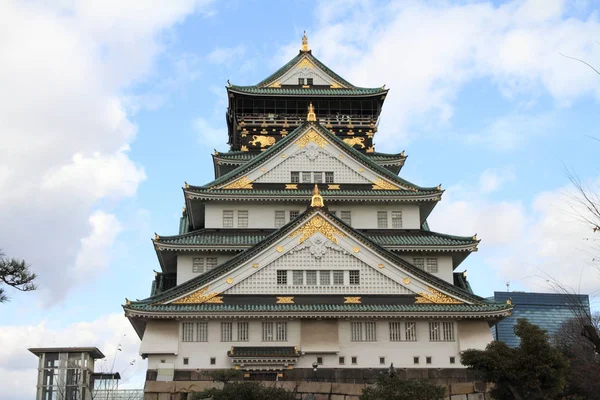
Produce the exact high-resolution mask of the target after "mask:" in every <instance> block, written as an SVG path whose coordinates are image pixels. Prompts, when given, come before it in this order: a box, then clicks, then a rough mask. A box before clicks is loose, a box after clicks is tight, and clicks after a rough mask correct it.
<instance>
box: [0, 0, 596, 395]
mask: <svg viewBox="0 0 600 400" xmlns="http://www.w3.org/2000/svg"><path fill="white" fill-rule="evenodd" d="M599 6H600V2H598V1H597V0H590V1H584V0H580V1H569V2H566V1H560V0H538V1H536V0H531V1H509V2H478V1H464V2H450V1H435V2H411V1H402V2H384V1H373V2H370V1H360V0H353V1H344V2H342V1H323V2H318V1H317V2H315V1H308V0H298V1H288V2H280V1H258V0H255V1H230V2H227V3H225V2H211V1H208V0H206V1H196V2H195V1H192V0H189V1H171V2H164V3H161V4H153V5H152V7H149V5H148V4H147V2H144V1H138V2H136V1H131V2H127V3H126V5H124V4H123V3H122V2H118V1H114V2H113V1H103V2H78V1H61V2H56V3H53V4H47V3H43V2H38V1H31V2H27V3H22V2H3V3H2V5H0V19H1V20H2V22H3V23H2V24H0V26H1V27H0V44H2V47H3V49H4V51H3V53H4V54H3V56H2V57H3V62H2V63H0V84H1V85H2V87H3V88H4V90H3V92H4V95H3V96H0V105H1V106H0V128H1V129H0V132H2V133H0V135H2V141H3V146H2V148H0V193H2V195H1V196H0V226H2V229H1V230H0V248H2V249H3V250H4V252H5V253H7V254H8V255H10V256H14V257H19V258H24V259H26V260H28V261H29V262H30V263H31V264H32V267H33V269H34V270H35V271H36V273H38V275H39V280H38V283H39V286H40V288H39V290H38V291H37V292H34V293H25V294H23V293H18V292H10V293H9V294H10V295H11V296H12V300H11V302H9V303H6V304H3V305H2V306H0V315H1V316H2V318H1V320H0V342H1V343H5V344H6V345H5V346H3V349H1V350H0V370H1V371H2V374H0V386H2V387H4V388H8V389H7V390H8V391H6V390H3V393H0V398H7V399H8V398H10V399H20V398H30V397H31V396H32V394H31V393H32V392H31V391H30V392H23V391H22V390H21V388H22V387H28V388H31V389H32V390H33V386H34V382H35V372H34V368H35V365H36V361H35V357H34V356H33V355H31V354H29V353H27V352H26V350H25V349H26V348H27V347H31V346H53V345H75V344H78V345H79V344H81V345H97V346H98V347H100V348H101V349H102V350H104V351H105V353H106V354H107V355H108V356H109V358H113V357H114V354H118V359H117V368H118V369H120V370H123V369H124V368H126V367H127V366H128V365H129V362H130V361H131V360H133V359H136V360H137V361H136V363H135V364H134V365H133V366H130V367H128V370H127V373H125V374H124V375H126V376H130V377H131V378H130V380H129V383H130V384H131V385H136V384H139V382H140V381H141V380H143V370H144V363H143V361H142V360H140V359H139V357H137V351H138V346H139V341H138V339H137V337H136V336H135V334H134V332H133V330H132V329H131V328H130V327H129V325H128V322H127V321H126V320H125V318H123V316H122V311H121V308H120V305H121V304H122V303H123V302H124V300H125V297H128V298H131V299H135V298H144V297H146V296H147V295H148V294H149V290H150V282H151V280H152V278H153V272H152V271H153V269H159V266H158V263H157V260H156V255H155V253H154V251H153V248H152V245H151V240H150V239H151V237H152V236H153V234H154V232H157V233H159V234H161V235H169V234H175V233H176V232H177V227H178V220H179V217H180V215H181V207H182V206H183V196H182V191H181V187H182V185H183V182H184V181H187V182H189V183H192V184H203V183H205V182H207V181H209V180H211V179H212V178H213V175H212V174H213V167H212V162H211V157H210V154H211V153H212V151H213V149H214V148H216V149H218V150H219V151H226V150H227V146H226V144H225V142H226V125H225V110H226V105H227V102H226V100H227V99H226V96H225V88H224V87H225V85H226V81H227V79H230V80H231V82H232V83H235V84H253V83H256V82H258V81H260V80H261V79H263V78H264V77H265V76H267V75H269V74H270V73H272V72H273V71H274V70H276V69H277V68H278V67H279V66H281V65H282V64H283V63H285V62H286V61H288V60H289V59H290V58H292V57H293V56H294V55H295V54H297V51H298V49H299V47H300V38H301V36H302V32H303V30H306V31H307V34H308V38H309V44H310V47H311V48H312V50H313V54H314V55H315V56H317V57H318V58H319V59H320V60H321V61H323V62H324V63H325V64H327V65H328V66H329V67H330V68H332V69H333V70H335V71H336V72H338V73H339V74H340V75H342V76H344V77H345V78H346V79H347V80H349V81H350V82H352V83H354V84H355V85H358V86H381V85H383V84H386V87H389V88H390V89H391V90H390V94H389V96H388V98H387V99H386V103H385V106H384V111H383V114H382V118H381V124H380V129H379V132H378V133H377V135H376V137H375V138H376V150H377V151H382V152H399V151H402V150H406V153H407V154H408V155H409V158H408V160H407V163H406V166H405V167H404V168H403V170H402V174H401V176H402V177H404V178H406V179H408V180H410V181H413V182H415V183H416V184H420V185H423V186H435V185H437V184H439V183H441V184H442V187H443V188H445V189H447V191H446V193H445V194H444V197H443V200H442V202H441V203H440V204H438V206H437V207H436V209H435V210H434V212H433V214H432V216H431V218H430V226H431V228H432V229H433V230H436V231H440V232H445V233H453V234H459V235H472V234H475V233H478V237H479V238H480V239H482V242H481V244H480V251H479V252H478V253H475V254H472V255H471V256H470V257H469V259H468V260H467V261H465V262H464V263H463V264H462V265H461V266H460V269H467V270H468V276H469V279H470V281H471V282H472V285H473V287H474V289H475V291H476V293H478V294H480V295H483V296H489V295H491V294H492V293H493V291H494V290H505V283H506V282H507V281H510V284H511V289H513V290H538V291H541V290H548V287H547V283H546V280H547V279H550V278H556V279H560V280H561V281H562V282H564V283H565V284H567V285H569V286H571V287H573V288H575V289H576V290H580V291H582V292H586V293H595V292H597V291H598V290H600V274H599V273H598V270H597V262H594V261H592V260H593V255H594V254H598V253H597V252H596V253H594V250H595V249H597V243H598V242H597V241H598V238H597V237H594V235H593V234H592V233H591V231H590V230H589V229H588V227H586V226H584V225H583V224H581V223H579V222H578V221H577V220H576V218H574V216H573V213H574V212H573V210H572V208H571V206H572V203H570V202H569V200H568V192H569V190H570V187H569V181H568V179H567V177H566V173H565V166H566V167H568V168H570V169H572V170H574V171H576V172H577V174H578V175H579V176H580V178H581V179H582V180H583V181H584V182H586V184H590V185H598V183H599V182H600V168H599V166H600V164H599V163H598V162H596V160H597V154H598V149H599V147H600V142H598V141H596V140H594V139H592V138H590V137H589V136H595V137H599V136H600V135H599V134H598V128H597V127H598V126H600V113H598V105H599V99H600V76H598V75H596V74H595V73H594V72H593V71H592V70H591V69H589V68H587V67H586V66H585V65H583V64H581V63H578V62H576V61H572V60H569V59H566V58H564V57H562V56H561V55H560V54H559V53H564V54H568V55H570V56H574V57H579V58H582V59H585V60H586V61H588V62H590V63H591V64H593V65H596V66H597V67H600V44H598V43H597V41H598V40H600V18H599V16H598V9H599ZM596 187H597V186H596ZM576 212H577V210H575V214H576ZM123 335H125V336H123ZM119 344H121V346H122V349H123V351H121V352H117V351H116V350H115V349H116V347H117V346H118V345H119ZM3 396H6V397H3Z"/></svg>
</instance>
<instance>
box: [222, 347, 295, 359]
mask: <svg viewBox="0 0 600 400" xmlns="http://www.w3.org/2000/svg"><path fill="white" fill-rule="evenodd" d="M227 355H228V356H229V357H299V356H300V354H299V353H298V350H297V349H296V348H295V347H293V346H261V347H258V346H256V347H255V346H233V347H232V348H231V350H229V351H228V352H227Z"/></svg>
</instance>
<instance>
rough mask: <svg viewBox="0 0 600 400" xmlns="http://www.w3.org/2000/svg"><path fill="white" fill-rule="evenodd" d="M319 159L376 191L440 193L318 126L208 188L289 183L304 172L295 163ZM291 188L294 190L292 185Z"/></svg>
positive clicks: (293, 136)
mask: <svg viewBox="0 0 600 400" xmlns="http://www.w3.org/2000/svg"><path fill="white" fill-rule="evenodd" d="M320 156H323V157H328V158H329V159H330V161H331V162H332V163H335V165H336V166H337V167H339V168H340V172H341V173H342V176H343V177H344V178H345V179H343V180H342V181H343V183H366V184H368V183H370V184H372V189H373V190H408V191H418V190H433V191H436V190H438V191H439V190H440V189H439V188H421V187H419V186H417V185H414V184H412V183H410V182H408V181H405V180H404V179H402V178H399V177H398V176H396V175H394V174H393V173H391V172H390V171H388V170H386V169H385V168H383V167H381V166H379V165H377V164H376V163H375V162H373V161H372V160H370V159H369V158H368V157H366V156H364V155H363V154H362V153H360V152H359V151H357V150H355V149H353V148H352V147H350V146H349V145H348V144H346V143H344V142H343V141H342V140H341V139H340V138H338V137H336V136H335V135H333V134H332V133H330V132H329V131H328V130H327V129H326V128H324V127H323V126H321V125H319V124H317V123H305V124H303V125H301V126H300V127H298V128H297V129H296V130H295V131H294V132H293V133H291V134H289V135H288V136H287V137H286V138H284V139H282V140H280V141H279V142H277V143H276V144H275V145H274V146H271V147H269V148H268V149H267V150H266V151H265V152H263V153H262V154H261V155H259V156H257V157H256V158H255V159H253V160H251V161H250V162H248V163H247V164H245V165H243V166H240V167H238V168H236V169H235V170H233V171H231V172H230V173H228V174H226V175H224V176H222V177H221V178H219V179H217V180H215V181H213V182H211V183H209V184H207V185H205V186H208V187H210V188H211V189H252V188H253V182H261V183H264V182H280V183H288V182H289V181H290V179H289V176H290V175H289V172H290V171H292V170H296V171H297V170H300V171H302V169H298V168H300V167H299V166H295V165H294V163H295V162H296V163H298V162H299V161H298V160H301V159H304V158H307V157H308V158H316V157H320ZM298 157H300V158H298ZM294 159H296V161H293V160H294ZM322 164H323V163H320V165H322ZM303 165H306V164H303ZM278 168H279V170H278ZM276 174H279V176H278V177H277V176H275V175H276ZM336 180H337V181H340V179H336ZM334 186H335V185H334ZM290 189H293V185H292V187H290Z"/></svg>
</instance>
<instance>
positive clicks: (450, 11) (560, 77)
mask: <svg viewBox="0 0 600 400" xmlns="http://www.w3.org/2000/svg"><path fill="white" fill-rule="evenodd" d="M540 4H543V6H540ZM315 15H316V16H317V18H318V25H317V27H316V30H315V31H314V32H312V31H311V32H308V37H309V44H310V47H311V48H312V49H313V53H314V54H315V55H316V56H317V57H320V58H322V59H323V61H324V62H325V63H326V64H328V65H329V66H331V67H332V68H334V69H336V70H337V72H339V73H340V74H341V75H342V76H344V77H346V78H347V79H348V80H350V82H352V83H354V84H356V85H359V86H374V87H377V86H381V85H382V84H386V85H387V87H389V88H391V90H390V93H389V96H388V97H387V99H386V105H385V107H384V111H383V117H382V122H381V126H380V129H379V132H378V141H377V144H378V145H385V146H386V148H387V149H390V150H391V149H393V148H395V147H396V146H397V145H398V143H404V144H405V143H406V139H407V138H408V139H410V137H409V135H408V133H407V132H408V131H409V130H410V125H411V124H414V123H419V124H422V123H423V121H427V122H428V123H431V122H433V123H436V122H437V123H438V124H439V123H444V122H447V121H448V120H449V119H450V118H451V117H452V115H453V108H454V100H455V98H456V96H457V95H458V93H459V91H460V90H461V89H462V88H463V87H464V86H465V84H466V83H467V82H471V81H473V80H475V79H478V78H482V77H486V78H490V79H492V81H493V82H495V83H496V85H497V86H498V88H499V89H500V90H501V91H502V93H504V94H505V95H506V96H508V97H514V98H517V97H518V98H519V99H522V98H524V97H525V98H530V97H533V98H536V97H537V96H539V94H540V93H548V94H550V95H551V96H552V97H553V98H554V99H555V100H556V102H557V103H558V104H560V105H566V104H569V103H570V102H572V101H573V100H575V99H577V98H579V97H582V96H586V95H594V96H596V97H600V81H599V80H598V79H597V76H596V75H595V74H593V73H591V72H588V71H585V70H584V69H582V68H585V67H583V66H581V65H578V63H576V62H573V61H571V60H568V59H565V58H564V57H561V56H560V55H559V52H562V53H565V54H569V55H572V56H575V57H579V58H582V59H585V60H587V61H589V62H590V63H593V64H595V65H600V46H597V45H596V44H595V43H594V40H595V39H596V38H598V37H600V21H599V20H598V14H597V13H592V14H590V16H589V17H587V19H577V18H567V17H566V16H565V2H564V1H560V0H553V1H550V0H548V1H542V0H529V1H512V2H508V3H506V4H503V5H499V6H496V5H493V4H492V3H490V2H488V3H473V2H466V3H465V2H462V3H452V2H441V3H440V2H433V3H423V2H416V1H410V2H408V1H407V2H391V3H389V4H383V3H379V2H377V3H375V2H371V1H354V2H352V5H351V6H349V5H347V4H346V2H345V1H327V2H322V3H320V5H319V7H318V8H317V9H316V10H315ZM300 36H301V32H299V36H298V38H299V37H300ZM298 47H299V39H298V40H297V41H295V42H294V43H291V44H289V45H286V46H284V47H283V48H282V49H281V52H280V53H279V54H278V55H277V56H276V57H275V59H276V60H277V63H278V64H279V65H281V62H282V61H284V60H288V59H289V58H291V57H292V56H293V55H295V54H296V53H297V51H298ZM375 71H376V72H375ZM386 115H387V117H386ZM497 139H500V138H499V137H498V138H497ZM512 139H514V140H518V138H516V137H513V138H512ZM514 140H512V141H514ZM511 146H512V144H511Z"/></svg>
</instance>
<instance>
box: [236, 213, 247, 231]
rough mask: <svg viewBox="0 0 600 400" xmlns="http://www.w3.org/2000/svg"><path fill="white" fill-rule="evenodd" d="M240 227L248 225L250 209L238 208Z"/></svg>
mask: <svg viewBox="0 0 600 400" xmlns="http://www.w3.org/2000/svg"><path fill="white" fill-rule="evenodd" d="M237 213H238V228H247V227H248V210H238V212H237Z"/></svg>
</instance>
